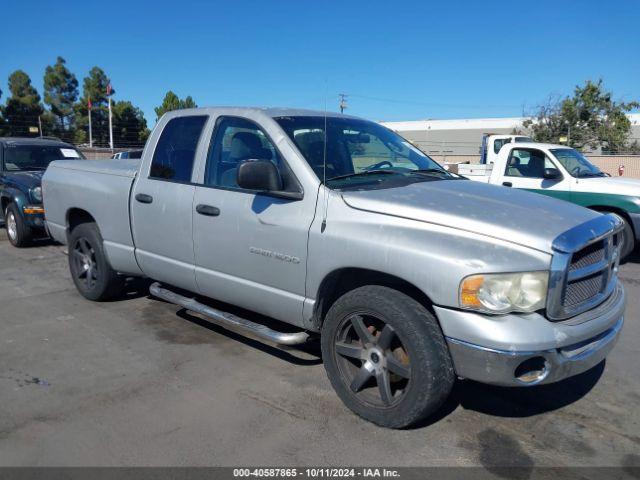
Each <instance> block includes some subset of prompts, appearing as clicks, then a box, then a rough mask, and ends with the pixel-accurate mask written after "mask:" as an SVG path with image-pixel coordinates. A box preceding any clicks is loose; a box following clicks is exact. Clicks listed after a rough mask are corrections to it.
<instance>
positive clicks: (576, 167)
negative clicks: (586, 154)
mask: <svg viewBox="0 0 640 480" xmlns="http://www.w3.org/2000/svg"><path fill="white" fill-rule="evenodd" d="M574 173H575V174H578V173H580V165H576V166H575V167H573V168H572V169H571V175H573V174H574Z"/></svg>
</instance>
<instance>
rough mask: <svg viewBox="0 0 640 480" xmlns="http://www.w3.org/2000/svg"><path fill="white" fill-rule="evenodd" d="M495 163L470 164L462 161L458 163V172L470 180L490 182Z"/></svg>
mask: <svg viewBox="0 0 640 480" xmlns="http://www.w3.org/2000/svg"><path fill="white" fill-rule="evenodd" d="M492 171H493V164H488V165H487V164H468V163H461V164H460V165H458V174H459V175H462V176H463V177H467V178H468V179H469V180H475V181H476V182H484V183H489V179H490V178H491V172H492Z"/></svg>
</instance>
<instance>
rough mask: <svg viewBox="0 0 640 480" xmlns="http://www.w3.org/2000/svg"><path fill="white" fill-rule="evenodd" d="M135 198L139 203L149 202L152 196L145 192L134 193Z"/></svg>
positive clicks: (151, 200)
mask: <svg viewBox="0 0 640 480" xmlns="http://www.w3.org/2000/svg"><path fill="white" fill-rule="evenodd" d="M136 200H137V201H139V202H140V203H151V202H153V197H152V196H151V195H147V194H146V193H138V194H137V195H136Z"/></svg>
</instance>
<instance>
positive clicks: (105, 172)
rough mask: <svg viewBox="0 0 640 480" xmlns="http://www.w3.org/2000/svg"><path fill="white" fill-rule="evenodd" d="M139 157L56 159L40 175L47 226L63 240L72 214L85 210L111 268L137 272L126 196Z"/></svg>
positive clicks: (65, 241)
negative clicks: (98, 231) (102, 243)
mask: <svg viewBox="0 0 640 480" xmlns="http://www.w3.org/2000/svg"><path fill="white" fill-rule="evenodd" d="M139 164H140V160H88V161H82V162H79V161H71V160H60V161H55V162H52V163H51V164H50V165H49V168H47V171H46V172H45V174H44V177H43V179H42V191H43V197H44V208H45V217H46V223H47V228H48V229H49V233H50V234H51V237H52V238H53V239H54V240H56V241H58V242H60V243H67V227H68V226H69V224H70V222H72V221H73V218H74V215H77V214H79V213H81V214H82V215H85V216H86V214H88V215H90V216H91V217H92V218H93V219H94V220H95V221H96V223H97V224H98V226H99V228H100V232H101V234H102V237H103V239H104V245H105V250H106V252H107V255H108V256H109V260H110V262H111V264H112V266H113V268H114V269H116V270H118V271H121V272H125V273H132V274H134V273H139V268H138V266H137V263H136V262H135V257H134V243H133V238H132V235H131V226H130V220H129V197H130V195H131V187H132V184H133V180H134V179H135V177H136V174H137V171H138V167H139Z"/></svg>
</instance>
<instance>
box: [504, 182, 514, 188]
mask: <svg viewBox="0 0 640 480" xmlns="http://www.w3.org/2000/svg"><path fill="white" fill-rule="evenodd" d="M502 185H504V186H505V187H513V183H511V182H502Z"/></svg>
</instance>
